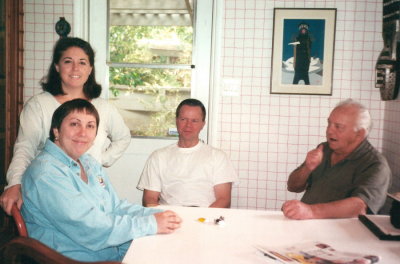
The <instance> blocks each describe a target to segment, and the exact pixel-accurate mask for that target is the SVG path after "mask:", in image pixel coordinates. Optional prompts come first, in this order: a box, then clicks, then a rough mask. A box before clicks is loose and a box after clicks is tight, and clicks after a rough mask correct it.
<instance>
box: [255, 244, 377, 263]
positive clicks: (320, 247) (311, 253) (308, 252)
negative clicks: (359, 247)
mask: <svg viewBox="0 0 400 264" xmlns="http://www.w3.org/2000/svg"><path fill="white" fill-rule="evenodd" d="M255 248H257V249H258V250H259V251H261V252H262V253H263V254H264V256H265V257H266V258H268V262H269V263H289V264H298V263H303V264H316V263H318V264H372V263H377V262H378V261H379V257H378V256H376V255H373V254H370V253H368V254H362V253H360V252H357V253H355V252H344V251H338V250H335V249H334V248H332V247H331V246H330V245H328V244H326V243H321V242H304V243H301V244H296V245H292V246H286V247H278V248H276V247H265V246H260V245H256V246H255Z"/></svg>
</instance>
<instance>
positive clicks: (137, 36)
mask: <svg viewBox="0 0 400 264" xmlns="http://www.w3.org/2000/svg"><path fill="white" fill-rule="evenodd" d="M194 8H195V2H194V0H169V1H165V0H163V1H154V0H153V1H148V0H146V1H141V0H130V1H126V0H125V1H122V0H110V1H109V6H108V12H109V13H108V18H109V19H108V66H109V91H110V93H109V99H110V101H111V102H112V103H114V104H115V105H116V106H117V108H118V109H119V111H120V113H121V114H122V116H123V117H124V119H125V122H126V124H127V125H128V127H129V128H130V130H131V134H132V135H133V136H154V137H171V136H172V137H173V136H176V135H177V133H176V128H175V109H176V106H177V105H178V104H179V102H180V101H182V100H183V99H185V98H188V97H190V96H191V77H192V68H194V65H192V52H193V39H194V19H195V17H194V13H193V10H194Z"/></svg>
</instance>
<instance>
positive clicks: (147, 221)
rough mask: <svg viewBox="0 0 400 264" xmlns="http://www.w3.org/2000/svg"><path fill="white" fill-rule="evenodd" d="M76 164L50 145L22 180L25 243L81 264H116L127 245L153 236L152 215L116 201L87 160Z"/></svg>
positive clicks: (104, 178)
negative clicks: (102, 263) (84, 263)
mask: <svg viewBox="0 0 400 264" xmlns="http://www.w3.org/2000/svg"><path fill="white" fill-rule="evenodd" d="M79 161H80V162H81V164H82V166H83V168H84V170H85V172H86V175H87V177H88V183H85V182H84V181H83V180H82V179H81V177H80V173H81V171H80V166H79V164H78V163H77V162H76V161H74V160H73V159H71V158H70V157H69V156H68V155H67V154H66V153H65V152H64V151H63V150H61V149H60V148H59V147H58V146H57V145H56V144H54V143H53V142H51V141H50V140H47V141H46V145H45V147H44V149H43V151H42V152H41V153H40V154H39V155H38V156H37V157H36V158H35V159H34V160H33V161H32V163H31V165H30V166H29V167H28V168H27V170H26V172H25V174H24V176H23V180H22V196H23V199H24V203H23V206H22V215H23V217H24V219H25V222H26V225H27V229H28V233H29V236H30V237H33V238H35V239H37V240H40V241H41V242H42V243H44V244H46V245H48V246H49V247H51V248H53V249H55V250H57V251H58V252H60V253H62V254H63V255H65V256H68V257H71V258H73V259H77V260H81V261H98V260H121V259H122V258H123V256H124V255H125V253H126V250H127V249H128V247H129V245H130V243H131V241H132V239H135V238H138V237H142V236H146V235H152V234H155V233H157V222H156V219H155V217H154V215H153V214H154V213H156V212H160V211H161V210H158V209H152V208H145V207H142V206H141V205H134V204H130V203H128V202H127V201H123V200H120V199H119V198H118V196H117V194H116V192H115V190H114V189H113V187H112V186H111V183H110V181H109V178H108V177H107V175H106V173H105V171H104V169H103V168H102V167H101V165H100V164H99V163H98V162H97V161H95V160H94V159H93V158H92V157H91V156H90V155H88V154H84V155H82V156H81V157H80V158H79Z"/></svg>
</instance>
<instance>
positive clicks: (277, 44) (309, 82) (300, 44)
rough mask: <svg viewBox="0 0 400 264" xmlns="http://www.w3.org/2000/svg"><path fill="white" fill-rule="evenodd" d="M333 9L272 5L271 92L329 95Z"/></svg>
mask: <svg viewBox="0 0 400 264" xmlns="http://www.w3.org/2000/svg"><path fill="white" fill-rule="evenodd" d="M335 25H336V9H335V8H332V9H330V8H329V9H328V8H324V9H316V8H312V9H308V8H275V9H274V31H273V46H272V73H271V94H314V95H332V75H333V74H332V70H333V53H334V44H335Z"/></svg>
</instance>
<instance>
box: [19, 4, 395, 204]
mask: <svg viewBox="0 0 400 264" xmlns="http://www.w3.org/2000/svg"><path fill="white" fill-rule="evenodd" d="M223 4H224V7H223V10H219V11H220V14H221V15H222V16H223V17H222V18H221V19H222V29H221V31H220V32H219V34H218V38H217V42H218V44H219V46H220V47H221V49H220V50H218V51H217V54H220V58H219V59H218V61H216V62H217V64H216V65H218V69H214V71H215V72H216V73H217V75H216V76H215V79H214V80H212V81H213V83H214V84H215V87H213V94H212V95H211V98H212V100H213V101H215V102H217V103H216V105H215V109H213V111H215V113H217V115H216V117H217V118H216V120H214V123H213V125H214V128H213V130H212V131H213V134H212V135H211V137H212V142H213V144H214V145H215V146H217V147H220V148H222V149H223V150H225V151H226V152H227V153H228V154H229V155H230V157H231V159H232V160H233V162H234V165H235V167H236V168H237V170H238V172H239V176H240V184H239V185H238V186H236V187H234V192H233V207H239V208H257V209H276V210H279V209H280V206H281V204H282V202H283V201H284V200H286V199H291V198H296V197H299V195H294V194H291V193H288V192H287V191H286V180H287V176H288V174H289V173H290V172H291V171H292V170H293V169H294V168H295V167H296V166H297V165H298V164H300V163H301V162H302V161H303V160H304V157H305V153H306V152H307V151H308V150H309V149H311V148H313V147H315V146H316V145H317V144H318V143H319V142H320V141H323V140H324V131H325V126H326V118H327V116H328V114H329V112H330V110H331V108H332V107H333V106H334V105H335V104H336V103H337V102H339V101H340V100H342V99H345V98H348V97H352V98H354V99H356V100H359V101H361V102H362V103H363V104H365V105H366V106H367V107H368V108H369V109H370V111H371V114H372V118H373V121H374V128H373V130H372V132H371V135H370V140H371V142H372V144H373V145H375V146H376V147H377V148H378V149H379V150H381V151H382V152H383V153H384V154H386V155H387V156H388V158H389V161H390V164H391V166H392V169H393V172H394V174H395V175H396V176H397V183H398V177H399V168H400V165H399V164H400V161H399V157H400V155H399V154H400V147H399V145H400V138H399V137H398V131H399V129H400V108H399V101H398V100H397V101H393V102H387V103H385V102H383V101H381V100H380V96H379V90H377V89H376V88H374V82H375V71H374V67H375V62H376V59H377V57H378V54H379V52H380V50H381V49H382V47H383V41H382V36H381V27H382V1H381V0H368V1H359V0H347V1H319V0H310V1H266V0H265V1H262V0H225V1H223ZM274 7H286V8H289V7H290V8H292V7H297V8H304V7H306V8H337V26H336V41H335V52H334V71H333V93H332V96H317V95H313V96H311V95H276V94H273V95H271V94H270V93H269V90H270V74H271V66H270V65H271V55H272V52H273V51H272V38H273V35H272V25H273V8H274ZM24 8H25V75H24V76H25V77H24V78H25V90H24V97H25V99H27V98H29V97H30V96H32V95H33V94H36V93H38V92H40V91H41V89H40V87H39V85H38V81H39V80H40V78H41V77H42V76H43V74H45V72H46V70H47V67H48V63H49V62H50V55H51V48H52V45H53V43H54V41H55V40H56V39H57V38H58V36H57V35H55V33H53V32H54V31H53V30H54V23H55V22H56V21H57V20H58V18H59V16H65V17H66V19H67V20H68V21H70V22H71V21H72V18H73V14H72V10H73V0H58V1H56V0H54V1H50V0H44V1H41V2H40V3H38V1H33V0H25V1H24ZM43 9H44V10H45V11H44V12H43V11H42V10H43ZM224 79H227V80H229V79H235V80H238V83H239V84H240V96H233V97H230V96H224V94H223V93H221V92H220V90H221V88H223V87H222V86H223V83H222V82H221V81H220V80H224ZM131 147H132V148H135V147H136V146H135V142H132V144H131ZM138 149H140V147H138ZM143 151H148V152H150V151H151V150H150V149H148V150H146V149H145V150H143ZM135 159H137V158H136V157H133V156H132V157H131V156H126V157H124V158H123V159H121V160H119V161H118V162H117V163H116V164H115V165H114V167H112V168H110V169H109V170H110V173H111V174H113V177H114V180H113V182H114V184H115V185H116V188H117V190H118V189H122V187H126V186H127V185H129V188H131V189H132V193H130V192H129V191H127V192H123V193H121V196H123V197H129V198H130V199H133V200H137V199H140V197H139V196H140V193H139V194H138V193H135V186H136V179H135V178H134V177H136V176H134V177H133V176H132V175H138V174H139V172H140V171H141V169H142V168H136V169H135V171H134V172H132V173H131V172H130V171H129V172H128V171H127V169H126V166H127V164H128V163H131V162H134V161H135ZM120 187H121V188H120ZM399 188H400V187H399ZM132 194H133V195H132ZM138 195H139V196H138Z"/></svg>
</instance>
